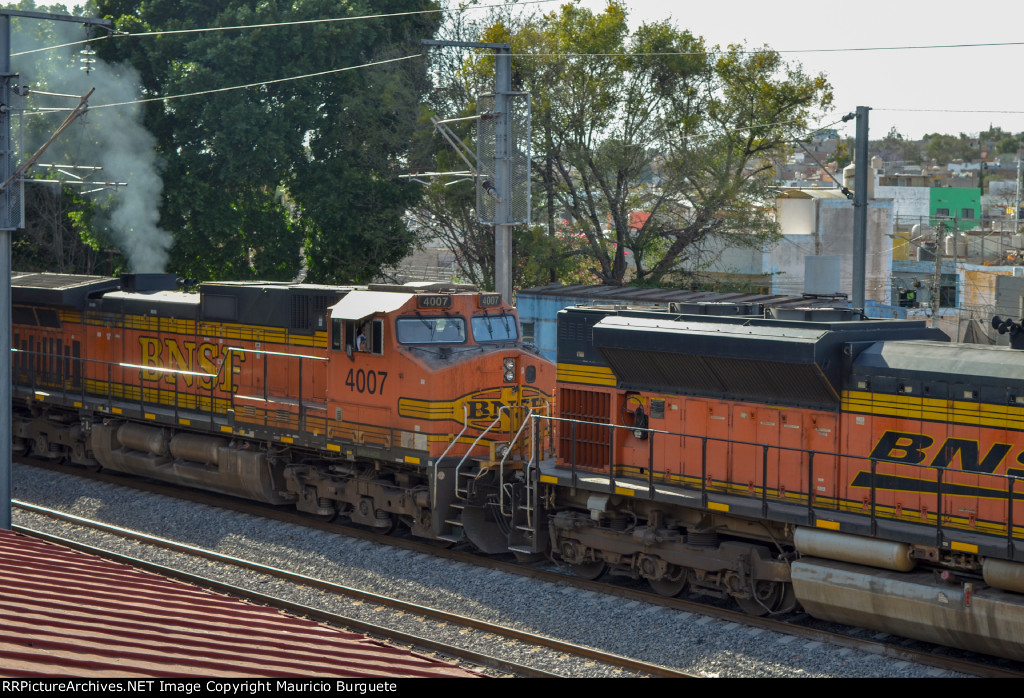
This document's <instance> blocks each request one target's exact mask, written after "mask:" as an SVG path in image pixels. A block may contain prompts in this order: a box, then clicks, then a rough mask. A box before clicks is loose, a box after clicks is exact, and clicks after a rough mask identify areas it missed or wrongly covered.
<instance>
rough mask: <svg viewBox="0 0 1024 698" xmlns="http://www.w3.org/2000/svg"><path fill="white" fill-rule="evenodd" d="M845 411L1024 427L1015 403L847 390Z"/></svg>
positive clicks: (1021, 409) (1022, 410)
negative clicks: (941, 398) (985, 402)
mask: <svg viewBox="0 0 1024 698" xmlns="http://www.w3.org/2000/svg"><path fill="white" fill-rule="evenodd" d="M843 411H844V412H852V413H857V414H870V415H876V416H879V417H900V418H903V419H920V420H929V421H939V422H951V423H953V424H962V425H970V426H985V427H996V428H999V429H1020V430H1024V407H1017V406H1015V405H992V404H983V403H977V402H967V401H963V400H937V399H934V398H921V397H914V396H909V395H879V394H876V393H867V392H855V391H847V392H844V393H843Z"/></svg>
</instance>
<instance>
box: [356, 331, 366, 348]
mask: <svg viewBox="0 0 1024 698" xmlns="http://www.w3.org/2000/svg"><path fill="white" fill-rule="evenodd" d="M356 351H369V348H368V347H367V346H366V325H363V326H362V327H360V328H359V334H358V336H356Z"/></svg>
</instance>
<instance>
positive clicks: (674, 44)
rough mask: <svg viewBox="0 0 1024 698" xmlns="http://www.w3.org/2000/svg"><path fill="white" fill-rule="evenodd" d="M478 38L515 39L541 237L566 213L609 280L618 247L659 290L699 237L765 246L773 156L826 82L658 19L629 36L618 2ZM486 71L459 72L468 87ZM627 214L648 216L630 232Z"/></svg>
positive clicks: (766, 55) (613, 280)
mask: <svg viewBox="0 0 1024 698" xmlns="http://www.w3.org/2000/svg"><path fill="white" fill-rule="evenodd" d="M481 40H483V41H502V42H509V43H511V44H512V52H513V54H514V55H516V59H515V61H514V62H513V65H514V75H513V80H514V88H517V89H522V90H524V91H528V92H530V93H531V94H532V96H533V108H534V121H533V123H534V126H533V133H534V150H535V153H537V156H536V157H535V159H534V162H535V170H534V173H535V175H536V177H537V178H538V180H539V183H540V187H541V192H542V194H541V196H535V199H539V200H540V201H541V203H542V205H544V206H545V207H546V209H547V211H546V215H547V218H548V227H549V230H550V229H551V227H552V223H551V221H552V220H553V219H554V218H555V217H556V215H557V213H558V212H561V211H564V212H566V213H567V214H568V218H569V219H570V221H571V224H572V226H573V229H574V232H575V233H576V234H578V235H580V236H582V239H583V240H585V242H586V248H587V253H588V257H589V259H590V261H591V262H592V271H593V272H594V274H595V275H596V276H597V277H598V278H599V279H600V280H601V281H603V282H604V283H609V284H620V283H622V282H623V280H624V279H625V277H626V274H627V271H629V270H628V269H627V267H628V266H629V265H627V262H626V258H627V250H628V251H629V252H630V253H631V254H632V258H633V262H632V264H633V265H634V269H633V270H632V271H633V273H634V274H635V278H636V279H637V281H639V282H643V283H658V282H660V281H662V280H663V279H664V278H666V277H667V276H668V275H670V274H675V273H678V272H680V271H685V269H686V268H687V264H688V263H689V262H691V261H692V260H691V259H690V254H692V253H693V251H694V250H696V249H697V248H698V247H699V243H701V242H702V241H704V240H705V239H707V238H709V237H731V238H733V239H734V240H735V241H736V242H738V243H741V244H753V245H760V244H762V243H763V242H764V241H765V240H767V239H770V238H771V237H772V236H773V235H774V234H775V233H776V228H775V224H774V221H773V217H772V215H771V211H770V207H771V203H770V202H771V197H770V193H769V189H768V186H769V184H770V181H771V173H772V169H773V159H774V158H776V157H777V156H779V155H780V154H781V153H782V152H784V151H785V150H786V148H787V147H788V145H787V144H788V143H789V142H790V141H791V140H793V139H795V138H797V137H799V136H800V135H801V134H802V133H803V132H804V131H805V130H806V127H807V124H808V122H809V120H810V118H811V117H812V116H813V115H814V114H815V112H816V111H817V110H818V109H824V108H826V107H827V106H828V105H829V104H830V102H831V96H832V95H831V90H830V88H829V86H828V83H827V82H826V80H825V78H824V77H823V76H816V77H813V76H808V75H806V74H805V73H803V72H802V70H801V69H800V68H799V66H793V65H788V64H786V63H784V62H783V61H782V59H781V58H780V56H779V55H778V54H777V53H775V52H773V51H770V50H768V49H758V50H754V51H747V50H746V49H744V48H743V47H741V46H730V47H728V48H726V49H724V50H721V49H718V48H717V47H716V48H715V49H708V48H707V47H705V45H704V42H703V40H702V39H701V38H699V37H696V36H694V35H692V34H691V33H690V32H688V31H682V30H678V29H676V28H675V27H674V26H672V25H671V24H670V23H668V22H656V23H653V24H645V25H643V26H641V27H640V28H639V29H637V30H636V31H635V32H633V33H632V34H630V32H629V30H628V26H627V24H626V11H625V9H624V7H623V6H622V5H621V4H619V3H617V2H610V3H609V5H608V7H607V9H606V10H605V11H604V12H603V13H600V14H594V13H592V12H590V11H589V10H587V9H584V8H580V7H578V6H575V5H564V6H563V7H562V8H561V9H560V10H559V11H557V12H552V13H549V14H546V15H543V16H541V17H540V18H537V19H533V20H531V21H528V22H526V23H525V24H524V26H522V27H521V28H512V27H509V26H507V25H505V24H502V23H498V24H495V25H493V26H492V27H490V28H489V29H488V30H487V31H486V32H484V34H483V36H481ZM491 65H492V61H490V60H489V59H488V58H487V57H486V56H485V57H483V58H482V59H481V60H480V61H478V62H477V63H475V64H473V65H470V66H467V68H466V74H467V75H469V76H470V78H471V79H475V80H476V85H477V90H476V91H478V92H479V91H483V88H484V86H485V85H487V84H491V83H490V81H491V80H492V77H491V72H490V67H491ZM634 212H643V213H646V214H649V215H647V216H646V218H645V220H644V222H643V223H642V225H639V226H637V225H635V223H636V221H637V219H636V217H634V216H632V215H631V214H632V213H634Z"/></svg>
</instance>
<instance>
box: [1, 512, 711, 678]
mask: <svg viewBox="0 0 1024 698" xmlns="http://www.w3.org/2000/svg"><path fill="white" fill-rule="evenodd" d="M14 505H15V506H17V507H18V508H20V509H22V510H24V511H29V512H32V513H35V514H40V515H43V516H46V517H49V518H51V519H55V520H58V521H62V522H65V523H70V524H74V525H76V526H81V527H87V528H90V529H93V530H97V531H102V532H105V533H108V534H112V535H115V536H119V537H121V538H125V539H129V540H131V541H134V542H137V543H142V544H145V545H148V546H156V547H159V548H162V549H164V550H170V551H174V552H177V553H180V554H183V555H187V556H190V557H193V558H202V559H204V560H209V561H211V562H214V563H217V564H220V565H231V566H234V567H236V568H240V569H245V570H248V571H249V572H252V573H254V574H258V575H263V576H268V577H272V578H274V579H277V580H281V581H284V582H287V583H289V584H295V585H302V586H304V587H307V588H312V589H317V590H319V591H321V592H323V593H324V594H329V595H333V596H338V597H344V598H347V599H351V600H358V601H359V602H361V603H365V604H372V605H374V606H378V607H382V608H388V609H391V611H392V612H394V613H400V614H411V615H412V616H416V617H419V618H422V619H424V621H427V620H428V619H429V621H431V622H433V623H441V624H448V625H451V626H456V627H459V628H465V629H469V630H472V631H475V632H479V633H486V634H490V635H494V636H499V637H501V638H505V641H514V642H517V643H521V644H524V645H528V646H532V647H537V648H544V649H546V650H550V651H552V652H556V653H560V654H563V655H567V656H571V657H576V658H579V659H580V660H585V661H588V662H597V663H601V664H606V665H609V666H613V667H617V668H619V669H621V670H624V671H625V672H628V673H629V675H633V676H651V677H669V678H684V677H685V678H692V675H690V674H687V673H685V672H681V671H677V670H674V669H671V668H668V667H663V666H658V665H653V664H650V663H647V662H642V661H640V660H636V659H632V658H629V657H621V656H617V655H612V654H609V653H607V652H601V651H599V650H595V649H592V648H588V647H582V646H580V645H574V644H572V643H567V642H562V641H560V640H556V639H553V638H549V637H543V636H540V635H537V634H534V633H528V632H524V631H520V630H516V629H513V628H509V627H505V626H502V625H498V624H494V623H489V622H485V621H482V620H479V619H475V618H471V617H467V616H463V615H459V614H455V613H450V612H447V611H443V610H439V609H435V608H428V607H426V606H423V605H420V604H416V603H410V602H407V601H402V600H400V599H396V598H393V597H389V596H385V595H382V594H376V593H372V592H369V591H365V590H360V589H355V588H352V587H347V586H343V585H340V584H335V583H333V582H329V581H325V580H322V579H316V578H313V577H309V576H306V575H302V574H297V573H295V572H290V571H288V570H283V569H280V568H276V567H269V566H267V565H263V564H260V563H257V562H252V561H249V560H242V559H239V558H236V557H231V556H226V555H222V554H220V553H217V552H215V551H212V550H206V549H202V548H197V547H195V546H191V545H186V544H183V543H177V542H174V541H170V540H166V539H163V538H158V537H154V536H149V535H146V534H143V533H139V532H137V531H129V530H127V529H124V528H120V527H118V526H111V525H109V524H104V523H101V522H98V521H92V520H89V519H84V518H82V517H78V516H72V515H69V514H65V513H62V512H58V511H54V510H52V509H47V508H45V507H39V506H35V505H32V504H28V503H26V502H19V501H15V502H14ZM14 528H15V530H16V531H18V532H19V533H23V534H26V535H32V536H36V537H39V538H42V539H45V540H50V541H52V542H55V543H59V544H61V545H65V546H68V547H71V548H74V549H77V550H81V551H83V552H86V553H89V554H93V555H99V556H102V557H105V558H108V559H112V560H115V561H117V562H121V563H124V564H127V565H131V566H133V567H136V568H140V569H146V570H148V571H151V572H154V573H157V574H160V575H163V576H166V577H171V578H175V579H179V580H181V581H184V582H187V583H190V584H195V585H196V586H200V587H204V588H207V589H211V590H214V591H217V592H220V593H223V594H228V595H231V596H235V597H239V598H244V599H247V600H249V601H252V602H255V603H259V604H264V605H267V606H272V607H275V608H280V609H281V610H284V611H287V612H289V613H292V614H295V615H298V616H304V617H307V618H312V619H314V620H317V621H319V622H322V623H327V624H330V625H333V626H337V627H343V628H346V629H349V630H357V631H359V632H362V633H364V634H367V635H371V636H373V637H377V638H382V639H385V640H387V641H389V642H392V643H394V644H399V645H405V646H409V647H412V648H415V649H417V650H420V651H428V652H434V653H437V654H440V655H443V656H445V657H452V658H456V659H459V660H462V661H465V662H469V663H471V664H472V665H474V666H480V667H486V668H488V669H492V670H496V671H500V672H504V673H507V674H508V675H512V676H517V677H548V678H551V677H560V676H562V675H561V674H558V673H555V672H551V671H546V670H543V669H540V668H537V667H534V666H525V665H522V664H517V663H514V662H509V661H506V660H503V659H501V658H500V657H495V656H492V655H487V654H483V653H481V652H478V651H473V650H470V649H465V648H463V647H460V646H457V645H454V644H451V643H446V642H439V641H436V640H434V639H431V638H430V637H428V636H426V635H412V634H409V633H405V632H401V631H399V630H395V629H392V628H388V627H385V626H383V625H377V624H375V623H367V622H364V621H361V620H359V619H356V618H353V617H349V616H343V615H340V614H337V613H331V612H328V611H324V610H321V609H319V608H314V607H311V606H307V605H303V604H297V603H294V602H291V601H288V600H286V599H284V598H280V597H277V596H270V595H267V594H263V593H260V592H256V591H253V590H251V589H248V588H245V587H242V586H237V585H233V584H227V583H223V582H220V581H217V580H215V579H212V578H210V577H205V576H200V575H196V574H192V573H189V572H185V571H182V570H180V569H176V568H172V567H167V566H165V565H158V564H154V563H152V562H147V561H145V560H142V559H139V558H137V557H129V556H125V555H121V554H117V553H113V552H110V551H107V550H103V549H100V548H97V547H93V546H90V545H85V544H82V543H79V542H77V541H73V540H69V539H67V538H61V537H57V536H52V535H49V534H46V533H43V532H41V531H36V530H33V529H29V528H24V527H21V526H16V527H14Z"/></svg>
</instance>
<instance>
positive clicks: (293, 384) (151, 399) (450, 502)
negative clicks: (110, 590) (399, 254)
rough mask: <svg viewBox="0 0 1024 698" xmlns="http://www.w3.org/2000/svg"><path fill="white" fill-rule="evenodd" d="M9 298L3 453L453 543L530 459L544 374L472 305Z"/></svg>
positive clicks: (445, 296)
mask: <svg viewBox="0 0 1024 698" xmlns="http://www.w3.org/2000/svg"><path fill="white" fill-rule="evenodd" d="M12 286H13V327H12V336H13V342H14V350H15V353H14V354H13V373H14V376H13V377H14V396H15V412H14V448H15V452H21V453H24V452H26V451H31V452H32V453H33V454H35V455H37V456H40V457H44V458H59V459H67V460H69V461H71V462H74V463H79V464H82V465H87V466H93V467H98V466H102V467H105V468H109V469H112V470H119V471H124V472H130V473H135V474H139V475H145V476H148V477H154V478H158V479H162V480H166V481H170V482H176V483H181V484H186V485H191V486H195V487H200V488H204V489H209V490H213V491H217V492H222V493H226V494H231V495H236V496H241V497H246V498H250V499H255V500H259V501H264V502H269V503H273V504H289V503H290V504H294V505H295V506H296V507H297V508H298V509H300V510H302V511H306V512H310V513H313V514H315V515H320V516H324V517H332V516H334V515H335V514H339V513H340V514H344V515H346V516H348V517H349V518H351V519H352V520H353V521H355V522H357V523H361V524H366V525H369V526H373V527H376V528H380V529H389V528H391V527H393V526H394V525H395V524H396V523H397V522H399V521H401V522H403V523H405V524H406V525H408V526H409V527H410V528H411V530H412V531H413V532H414V533H415V534H417V535H421V536H426V537H430V538H436V537H442V538H450V539H455V540H457V539H459V538H461V536H462V534H463V530H462V529H463V527H464V526H465V525H466V524H465V521H464V520H463V517H465V519H466V520H472V521H473V522H475V523H474V524H472V525H471V527H470V530H467V531H466V533H467V534H468V535H469V536H470V537H471V538H473V537H474V536H475V537H481V536H484V537H486V536H487V535H488V532H489V528H490V527H491V525H492V524H493V521H492V520H491V518H490V517H489V516H488V515H487V512H486V511H485V510H486V502H487V501H488V498H489V497H492V496H493V495H494V493H493V492H491V491H490V490H489V489H488V488H489V487H493V488H494V489H495V490H496V489H497V488H498V483H501V482H503V481H504V482H505V483H506V484H507V483H508V482H509V481H511V480H515V479H516V478H517V477H518V476H517V474H516V473H517V471H518V470H519V469H521V466H522V461H523V455H524V453H528V452H529V449H531V448H534V447H536V448H542V447H543V437H544V434H536V435H534V436H535V437H536V440H537V443H533V442H531V441H530V439H529V436H530V435H529V434H526V433H523V434H519V438H518V439H516V438H515V437H516V435H517V433H518V432H519V430H520V428H521V427H523V425H524V424H525V423H526V418H527V417H528V416H529V415H530V414H532V413H544V414H547V410H548V407H549V404H550V398H551V396H550V392H551V385H552V384H553V382H554V367H553V366H552V365H551V364H550V362H548V361H546V360H545V359H543V358H542V357H540V356H539V355H538V354H537V353H536V352H535V351H532V350H530V349H528V348H527V347H525V346H524V345H523V344H522V342H521V339H520V333H519V324H518V320H517V317H516V314H515V310H514V309H513V308H511V307H510V306H509V305H507V304H506V303H504V302H502V300H501V298H500V296H498V295H496V294H486V293H479V292H477V291H476V290H475V288H473V287H468V286H453V285H451V284H434V285H414V286H370V287H331V286H313V285H299V284H287V283H255V282H254V283H246V282H224V283H206V284H202V285H201V287H200V289H199V292H198V293H193V292H183V291H179V290H177V281H176V280H175V279H174V277H172V276H168V275H148V274H138V275H126V276H125V277H123V278H122V279H121V280H119V279H114V278H104V277H81V276H70V275H58V274H17V273H15V274H14V276H13V281H12ZM513 441H515V442H516V446H515V447H512V442H513ZM488 483H490V485H488ZM471 494H472V496H473V497H475V498H476V500H477V501H479V502H480V508H481V511H478V512H475V513H473V514H469V515H467V514H464V512H465V511H466V509H469V508H472V506H467V502H466V500H467V498H469V496H470V495H471Z"/></svg>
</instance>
